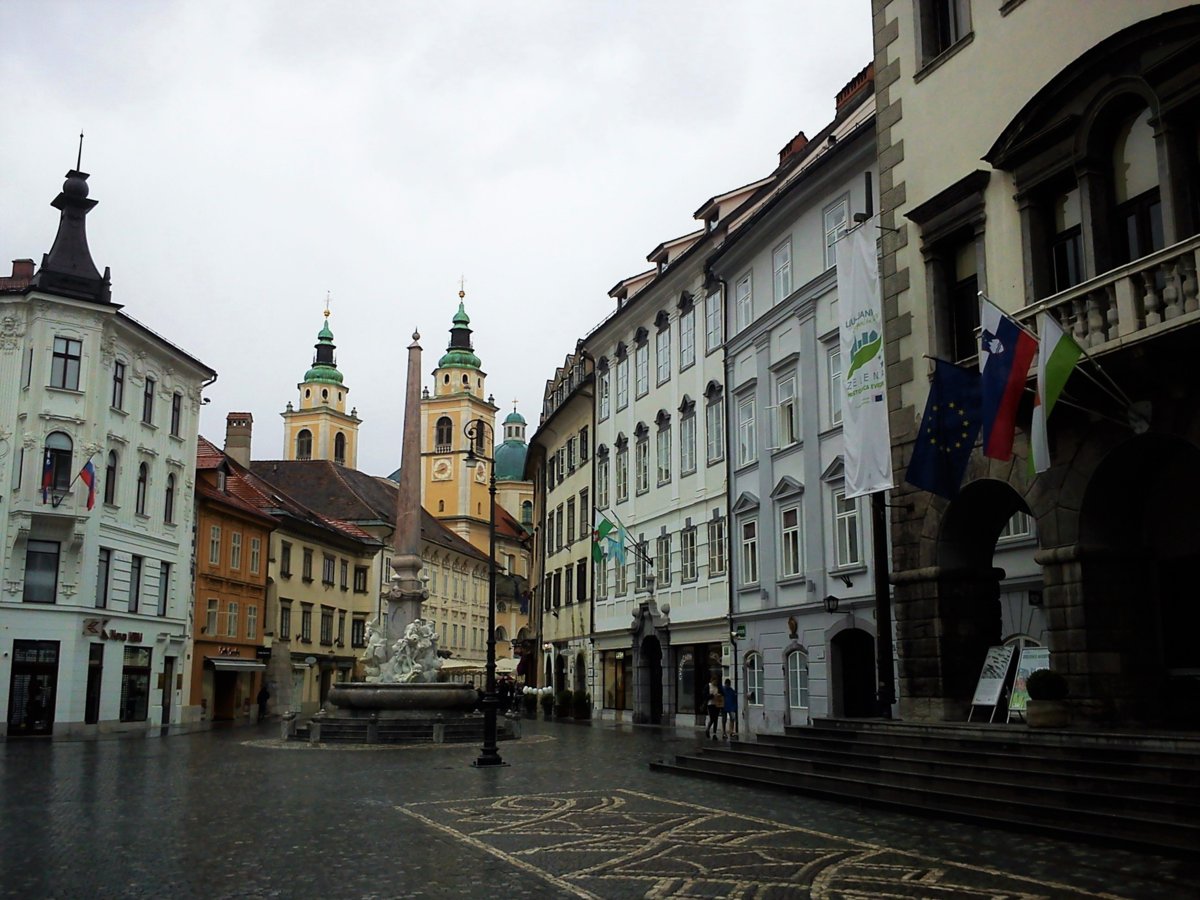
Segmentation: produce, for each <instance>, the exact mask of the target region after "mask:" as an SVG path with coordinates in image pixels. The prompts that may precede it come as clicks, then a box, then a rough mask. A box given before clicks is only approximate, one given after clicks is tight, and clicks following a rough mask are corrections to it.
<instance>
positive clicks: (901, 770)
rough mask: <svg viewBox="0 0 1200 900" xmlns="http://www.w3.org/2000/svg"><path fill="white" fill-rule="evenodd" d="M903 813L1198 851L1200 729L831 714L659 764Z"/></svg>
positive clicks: (678, 771)
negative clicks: (1151, 731) (1160, 731)
mask: <svg viewBox="0 0 1200 900" xmlns="http://www.w3.org/2000/svg"><path fill="white" fill-rule="evenodd" d="M651 768H652V769H655V770H657V771H663V772H672V773H676V774H681V775H692V776H698V777H707V778H716V779H720V780H723V781H727V782H729V781H733V782H741V783H746V784H755V785H759V786H762V787H769V788H775V789H779V790H785V791H794V792H798V793H806V794H813V795H816V796H821V797H825V798H828V799H833V800H839V801H847V802H858V803H866V804H875V805H881V806H886V807H891V808H895V809H900V810H903V811H906V812H912V813H921V814H929V815H936V816H944V817H952V818H960V819H966V820H972V821H979V822H983V823H986V824H991V825H997V826H1002V827H1011V828H1018V829H1023V830H1030V831H1038V832H1043V833H1051V834H1058V835H1065V836H1070V837H1072V838H1083V839H1093V840H1099V841H1109V842H1117V843H1126V844H1133V845H1138V846H1146V847H1152V848H1154V849H1156V850H1160V851H1166V852H1173V853H1195V852H1197V851H1200V736H1191V735H1178V734H1169V735H1167V734H1164V735H1128V734H1096V733H1080V732H1073V731H1040V730H1039V731H1030V730H1026V729H1024V728H1013V727H1001V726H978V725H932V724H929V725H926V724H916V723H903V722H883V721H870V720H866V721H864V720H849V719H824V720H820V719H819V720H817V721H815V722H814V723H813V725H812V726H811V727H804V728H789V729H787V731H786V733H785V734H782V735H766V734H763V735H758V736H757V737H756V738H755V739H751V740H745V741H733V742H730V743H729V744H713V745H711V746H709V745H707V744H706V745H704V746H703V747H700V748H697V750H696V752H694V753H686V754H680V755H678V756H676V757H675V758H674V759H673V760H663V761H661V762H657V763H652V764H651Z"/></svg>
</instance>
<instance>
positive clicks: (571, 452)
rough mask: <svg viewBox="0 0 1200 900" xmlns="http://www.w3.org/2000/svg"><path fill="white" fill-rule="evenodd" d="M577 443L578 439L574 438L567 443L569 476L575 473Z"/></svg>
mask: <svg viewBox="0 0 1200 900" xmlns="http://www.w3.org/2000/svg"><path fill="white" fill-rule="evenodd" d="M575 441H576V439H575V438H574V437H572V438H571V439H570V440H568V441H567V474H568V475H569V474H571V473H572V472H574V471H575Z"/></svg>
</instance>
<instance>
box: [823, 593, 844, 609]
mask: <svg viewBox="0 0 1200 900" xmlns="http://www.w3.org/2000/svg"><path fill="white" fill-rule="evenodd" d="M823 602H824V604H825V612H827V613H835V612H837V611H838V604H839V603H840V602H841V601H840V600H839V598H837V597H835V596H834V595H833V594H829V595H828V596H826V598H825V600H824V601H823Z"/></svg>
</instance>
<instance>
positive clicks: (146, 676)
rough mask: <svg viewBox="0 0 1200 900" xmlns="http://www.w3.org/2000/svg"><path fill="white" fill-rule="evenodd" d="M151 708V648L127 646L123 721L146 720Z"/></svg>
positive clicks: (122, 674)
mask: <svg viewBox="0 0 1200 900" xmlns="http://www.w3.org/2000/svg"><path fill="white" fill-rule="evenodd" d="M149 710H150V648H149V647H126V648H125V658H124V665H123V667H122V669H121V721H122V722H145V721H146V716H147V714H148V712H149Z"/></svg>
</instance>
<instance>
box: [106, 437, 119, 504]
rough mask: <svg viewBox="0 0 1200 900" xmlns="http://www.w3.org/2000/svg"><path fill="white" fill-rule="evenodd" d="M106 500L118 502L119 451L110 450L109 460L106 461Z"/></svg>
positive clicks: (107, 501)
mask: <svg viewBox="0 0 1200 900" xmlns="http://www.w3.org/2000/svg"><path fill="white" fill-rule="evenodd" d="M104 502H105V503H116V502H117V451H116V450H109V451H108V460H107V461H106V462H105V463H104Z"/></svg>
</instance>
